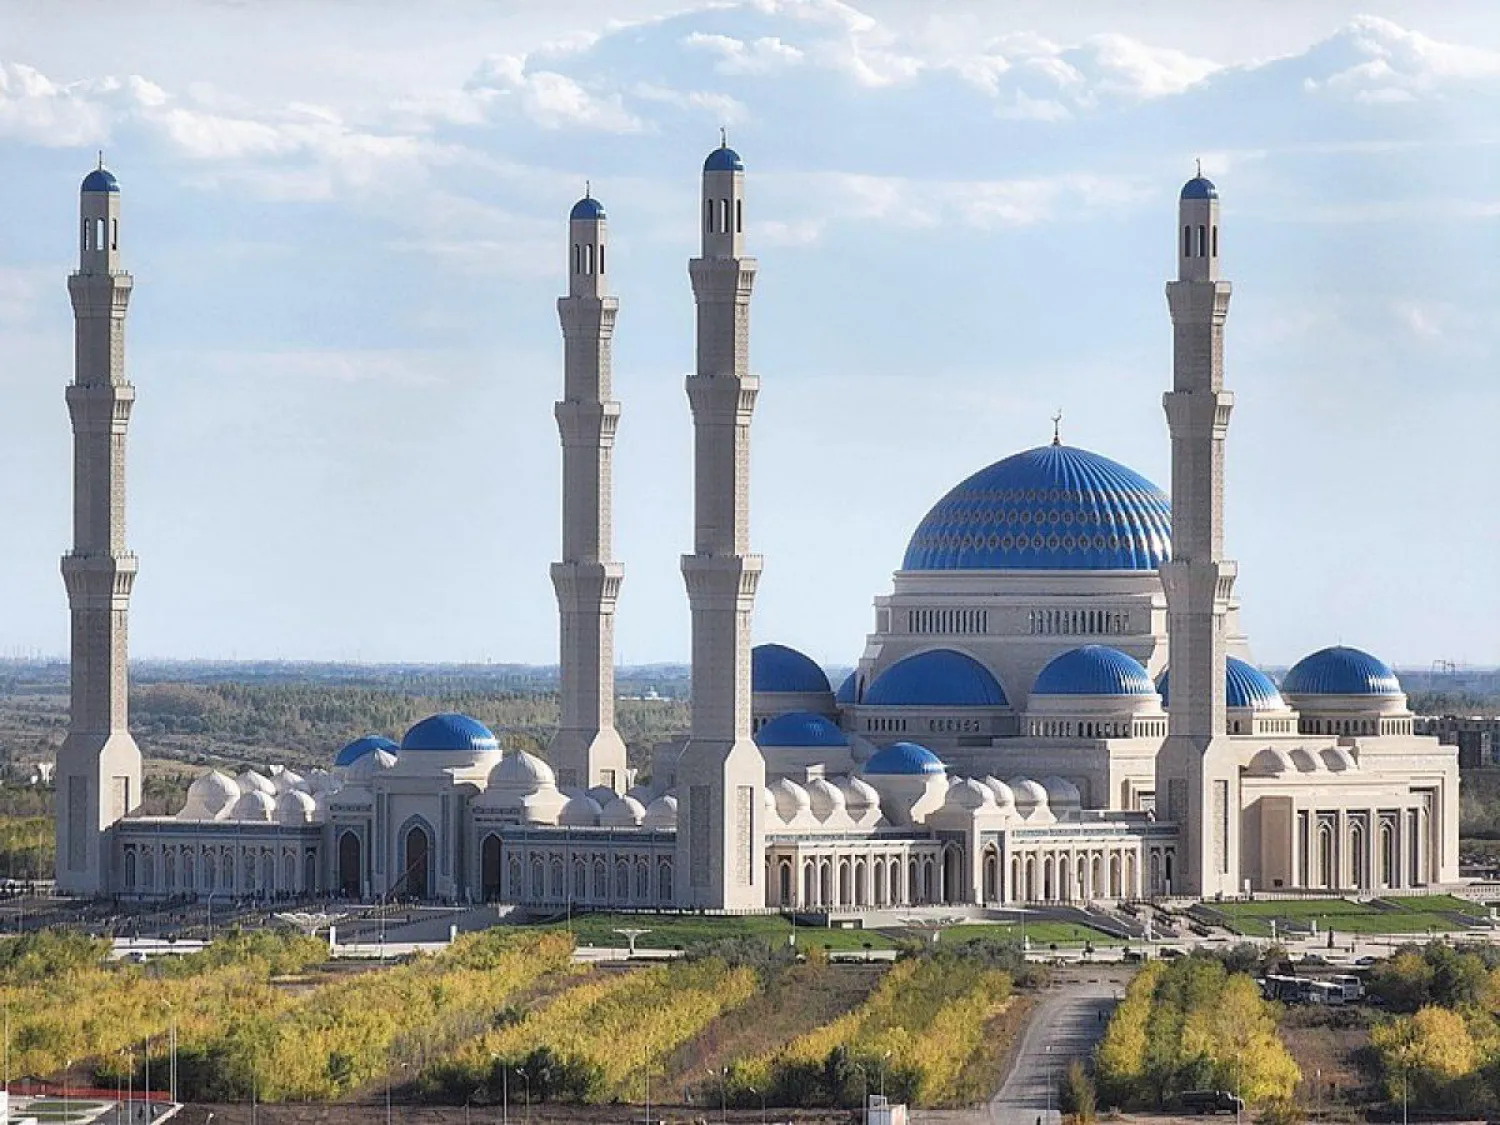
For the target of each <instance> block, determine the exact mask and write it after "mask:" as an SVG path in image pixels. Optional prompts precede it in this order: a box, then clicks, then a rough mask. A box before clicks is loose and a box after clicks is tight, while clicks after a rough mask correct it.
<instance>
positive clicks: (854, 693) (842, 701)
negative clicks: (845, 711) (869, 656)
mask: <svg viewBox="0 0 1500 1125" xmlns="http://www.w3.org/2000/svg"><path fill="white" fill-rule="evenodd" d="M833 701H834V702H835V703H837V704H839V705H840V706H841V707H852V706H853V705H854V704H856V703H858V702H859V669H857V668H856V669H855V670H854V671H853V672H850V673H849V674H848V675H847V676H845V677H844V682H843V683H841V684H839V690H838V691H836V692H834V693H833Z"/></svg>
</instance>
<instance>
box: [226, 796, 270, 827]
mask: <svg viewBox="0 0 1500 1125" xmlns="http://www.w3.org/2000/svg"><path fill="white" fill-rule="evenodd" d="M229 819H230V820H262V821H266V822H270V821H273V820H275V819H276V799H275V798H274V797H272V796H271V794H269V793H262V792H261V791H260V790H258V789H252V790H251V791H250V792H248V793H246V794H244V795H242V796H241V797H240V799H239V800H238V801H236V802H235V803H234V808H233V809H232V810H230V813H229Z"/></svg>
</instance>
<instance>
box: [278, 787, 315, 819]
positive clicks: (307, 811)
mask: <svg viewBox="0 0 1500 1125" xmlns="http://www.w3.org/2000/svg"><path fill="white" fill-rule="evenodd" d="M317 818H318V802H317V801H316V800H314V799H313V795H312V794H311V793H304V792H302V790H300V789H288V790H287V791H286V792H285V793H283V794H282V795H281V796H280V797H279V798H278V799H277V801H276V820H277V822H278V823H280V824H311V823H312V822H313V821H315V820H317Z"/></svg>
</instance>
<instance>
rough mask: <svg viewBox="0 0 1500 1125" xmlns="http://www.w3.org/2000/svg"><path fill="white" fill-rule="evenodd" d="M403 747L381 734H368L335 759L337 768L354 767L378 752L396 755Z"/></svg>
mask: <svg viewBox="0 0 1500 1125" xmlns="http://www.w3.org/2000/svg"><path fill="white" fill-rule="evenodd" d="M400 749H401V747H400V746H399V745H397V744H396V743H394V742H392V741H391V740H390V739H389V738H386V737H385V736H384V735H381V734H367V735H365V736H364V737H363V738H356V739H355V740H354V741H353V742H351V743H349V745H348V746H345V747H344V748H343V749H342V750H340V751H339V752H338V754H337V755H336V756H335V757H334V759H333V764H334V766H335V767H336V768H339V769H343V768H347V767H348V766H352V765H353V764H354V763H355V762H357V761H359V760H360V759H361V758H363V757H364V756H365V755H366V754H373V753H374V752H375V751H376V750H384V751H385V752H386V753H387V754H394V753H396V752H397V751H399V750H400Z"/></svg>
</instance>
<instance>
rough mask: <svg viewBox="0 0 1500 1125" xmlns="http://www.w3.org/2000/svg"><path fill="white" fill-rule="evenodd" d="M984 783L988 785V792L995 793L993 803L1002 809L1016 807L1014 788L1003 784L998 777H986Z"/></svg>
mask: <svg viewBox="0 0 1500 1125" xmlns="http://www.w3.org/2000/svg"><path fill="white" fill-rule="evenodd" d="M984 783H985V785H987V786H988V787H989V790H990V792H991V793H993V794H994V795H995V804H997V805H999V806H1000V807H1001V808H1002V809H1013V808H1015V807H1016V794H1015V790H1013V789H1012V788H1011V787H1010V786H1009V785H1007V784H1005V782H1003V781H1001V780H1000V779H999V778H998V777H986V778H985V779H984Z"/></svg>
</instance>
